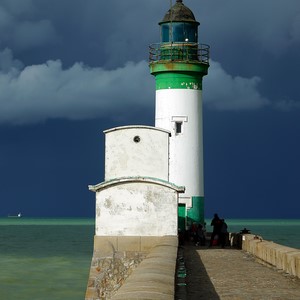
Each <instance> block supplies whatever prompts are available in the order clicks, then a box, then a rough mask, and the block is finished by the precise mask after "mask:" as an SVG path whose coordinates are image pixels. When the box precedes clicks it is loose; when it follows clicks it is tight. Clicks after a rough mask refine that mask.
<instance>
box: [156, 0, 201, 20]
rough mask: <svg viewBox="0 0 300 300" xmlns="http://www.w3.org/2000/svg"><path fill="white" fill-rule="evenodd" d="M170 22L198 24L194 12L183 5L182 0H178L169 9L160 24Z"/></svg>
mask: <svg viewBox="0 0 300 300" xmlns="http://www.w3.org/2000/svg"><path fill="white" fill-rule="evenodd" d="M168 22H191V23H198V22H197V21H196V19H195V16H194V14H193V12H192V11H191V10H190V9H189V8H188V7H186V6H185V5H184V4H183V3H182V0H176V3H175V4H174V5H173V6H172V7H171V8H170V9H169V11H168V12H167V13H166V15H165V16H164V18H163V20H162V21H161V22H160V23H159V24H162V23H168ZM198 24H199V23H198Z"/></svg>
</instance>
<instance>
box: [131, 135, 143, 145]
mask: <svg viewBox="0 0 300 300" xmlns="http://www.w3.org/2000/svg"><path fill="white" fill-rule="evenodd" d="M140 140H141V138H140V137H139V136H138V135H136V136H135V137H134V138H133V141H134V142H135V143H139V142H140Z"/></svg>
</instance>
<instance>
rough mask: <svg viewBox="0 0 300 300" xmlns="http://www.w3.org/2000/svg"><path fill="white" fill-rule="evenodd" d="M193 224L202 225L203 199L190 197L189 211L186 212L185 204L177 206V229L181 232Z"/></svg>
mask: <svg viewBox="0 0 300 300" xmlns="http://www.w3.org/2000/svg"><path fill="white" fill-rule="evenodd" d="M193 223H197V224H204V197H192V207H191V208H190V209H189V210H186V206H185V204H181V203H179V205H178V229H180V231H182V232H183V231H185V230H186V228H191V226H192V224H193Z"/></svg>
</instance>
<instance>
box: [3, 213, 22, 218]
mask: <svg viewBox="0 0 300 300" xmlns="http://www.w3.org/2000/svg"><path fill="white" fill-rule="evenodd" d="M7 217H8V218H21V217H22V214H21V213H20V212H19V213H18V214H17V215H8V216H7Z"/></svg>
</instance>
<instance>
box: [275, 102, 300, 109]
mask: <svg viewBox="0 0 300 300" xmlns="http://www.w3.org/2000/svg"><path fill="white" fill-rule="evenodd" d="M274 108H275V109H278V110H281V111H286V112H289V111H291V110H295V109H300V102H297V101H294V100H280V101H278V102H276V103H275V104H274Z"/></svg>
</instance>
